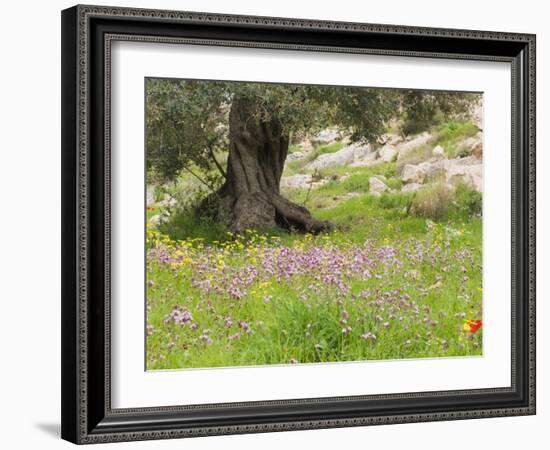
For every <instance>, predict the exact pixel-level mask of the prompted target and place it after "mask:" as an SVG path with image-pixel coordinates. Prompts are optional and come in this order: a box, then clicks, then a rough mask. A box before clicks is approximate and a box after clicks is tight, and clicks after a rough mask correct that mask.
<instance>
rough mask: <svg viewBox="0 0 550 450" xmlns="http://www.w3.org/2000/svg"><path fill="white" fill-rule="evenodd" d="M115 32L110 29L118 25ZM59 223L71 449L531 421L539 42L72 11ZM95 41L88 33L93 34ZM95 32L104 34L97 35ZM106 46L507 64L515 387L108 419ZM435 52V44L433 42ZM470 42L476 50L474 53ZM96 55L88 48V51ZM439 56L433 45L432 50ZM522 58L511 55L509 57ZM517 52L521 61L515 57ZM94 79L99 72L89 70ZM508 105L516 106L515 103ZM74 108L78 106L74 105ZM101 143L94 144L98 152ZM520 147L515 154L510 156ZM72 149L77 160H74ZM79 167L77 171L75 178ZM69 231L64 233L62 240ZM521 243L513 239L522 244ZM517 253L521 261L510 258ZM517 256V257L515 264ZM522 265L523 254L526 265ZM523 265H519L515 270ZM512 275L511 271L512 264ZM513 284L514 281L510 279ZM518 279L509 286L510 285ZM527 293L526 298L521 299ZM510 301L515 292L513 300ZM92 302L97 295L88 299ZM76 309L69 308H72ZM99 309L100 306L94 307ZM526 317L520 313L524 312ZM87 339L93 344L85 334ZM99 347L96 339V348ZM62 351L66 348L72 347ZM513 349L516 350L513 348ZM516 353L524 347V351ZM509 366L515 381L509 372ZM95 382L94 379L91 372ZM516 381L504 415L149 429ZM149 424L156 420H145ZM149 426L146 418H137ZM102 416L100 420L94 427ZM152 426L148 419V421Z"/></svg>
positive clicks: (494, 410) (119, 413) (326, 24)
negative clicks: (298, 36) (305, 38)
mask: <svg viewBox="0 0 550 450" xmlns="http://www.w3.org/2000/svg"><path fill="white" fill-rule="evenodd" d="M94 20H95V21H97V20H107V21H113V22H115V21H118V22H120V23H122V25H121V26H122V27H123V26H124V23H126V22H127V21H128V20H133V21H136V22H139V23H142V24H147V23H153V22H156V23H161V24H163V25H164V24H165V25H167V26H171V27H174V26H175V27H177V26H181V25H193V26H198V27H199V28H200V27H201V26H203V27H210V28H211V27H214V28H216V27H222V26H223V27H224V29H225V28H227V27H231V26H236V27H240V28H244V29H246V30H248V32H249V33H250V34H254V32H255V31H258V30H264V29H265V30H269V31H270V32H272V33H273V32H277V31H278V32H281V31H283V30H284V31H295V32H297V33H299V32H301V31H303V30H304V31H310V30H318V31H329V32H334V33H336V34H337V35H339V36H346V35H347V34H348V33H355V34H356V35H357V33H359V34H360V35H364V36H366V37H367V36H369V35H373V36H374V35H376V36H377V39H378V40H379V42H382V41H384V39H385V38H389V37H394V38H395V37H399V38H400V39H401V40H404V41H406V40H407V39H408V38H415V39H417V40H418V39H420V40H419V41H418V42H421V40H422V39H424V38H425V39H426V41H425V42H428V43H429V42H432V41H433V40H434V39H435V40H437V39H442V38H443V39H448V40H449V39H450V40H453V39H457V40H458V41H460V42H464V41H465V40H469V41H472V42H473V43H472V47H471V48H475V47H476V45H479V43H480V42H483V41H486V42H487V41H492V42H498V43H501V44H502V45H501V47H499V48H506V49H508V48H510V49H511V50H510V51H509V52H508V53H507V54H501V53H498V52H496V53H495V54H483V53H476V52H469V51H460V52H450V53H447V52H444V51H440V50H436V49H434V50H426V49H422V50H413V49H408V50H403V49H395V48H393V49H392V48H377V47H371V48H369V47H349V46H339V45H327V44H322V45H319V44H315V43H312V44H311V45H310V44H303V43H302V44H300V43H277V42H267V41H261V40H256V41H248V40H244V39H239V40H233V39H228V40H227V39H213V38H204V37H203V38H193V37H167V36H151V35H145V34H132V33H128V32H126V33H116V32H110V31H109V30H107V31H105V33H104V34H98V33H99V32H97V31H93V30H92V29H91V27H92V22H93V21H94ZM117 26H118V25H117ZM63 29H64V30H63V32H64V36H63V40H64V48H63V76H64V79H63V85H64V86H63V89H64V98H63V109H64V112H63V114H64V116H63V123H64V129H63V132H62V134H63V158H64V164H65V166H64V167H63V177H64V178H63V190H64V193H63V196H64V197H63V205H64V208H63V210H64V212H63V223H64V228H65V230H64V237H63V239H64V249H63V307H62V309H63V324H64V325H63V371H62V372H63V377H64V380H68V379H70V380H71V382H70V383H67V385H65V384H64V388H63V401H62V403H63V414H62V416H63V420H62V422H63V423H62V431H63V437H64V438H66V439H68V440H71V441H73V442H76V443H99V442H112V441H129V440H143V439H163V438H174V437H191V436H206V435H217V434H238V433H250V432H271V431H284V430H298V429H313V428H328V427H347V426H361V425H374V424H389V423H404V422H421V421H440V420H453V419H469V418H482V417H499V416H510V415H527V414H534V413H535V51H536V50H535V36H534V35H530V34H514V33H500V32H487V31H470V30H449V29H440V28H437V29H435V28H424V27H405V26H396V25H376V24H362V23H347V22H331V21H318V20H304V19H286V18H271V17H255V16H233V15H221V14H203V13H194V12H178V11H159V10H148V9H129V8H117V7H99V6H76V7H74V8H71V9H69V10H66V11H64V13H63ZM94 33H95V34H94ZM102 33H103V31H102ZM98 35H99V36H100V38H101V40H100V42H101V45H103V46H104V48H103V55H102V58H101V62H102V64H103V67H102V69H105V75H104V76H105V79H104V86H103V89H104V91H103V103H102V106H103V108H104V110H103V113H104V120H105V122H104V125H103V130H102V136H103V139H102V144H103V147H104V155H103V157H104V161H102V163H103V165H102V167H103V179H102V180H99V179H97V178H95V179H94V177H93V176H92V173H95V172H94V170H95V169H94V168H93V167H92V166H91V164H90V161H91V158H92V157H94V156H92V154H91V153H92V150H91V145H90V142H91V140H92V139H94V138H93V136H92V134H93V133H92V132H91V129H92V128H93V127H95V126H96V124H94V123H92V122H93V120H94V119H93V116H91V114H90V110H91V108H93V106H91V103H92V101H95V99H96V97H95V96H97V95H98V92H96V90H95V89H94V88H93V86H97V85H94V84H93V83H92V82H91V80H92V77H94V76H97V73H96V72H97V70H98V68H97V67H96V66H97V60H94V58H95V53H97V52H98V47H97V43H96V44H93V38H94V37H95V38H96V39H97V36H98ZM114 40H132V41H146V42H158V43H167V42H169V43H182V42H184V43H188V44H189V43H191V44H197V45H225V46H246V47H256V48H258V47H259V48H266V49H270V48H277V49H293V50H304V51H331V52H349V53H368V54H384V55H399V56H417V57H432V58H433V57H436V58H453V59H483V60H493V61H508V62H510V63H511V64H512V74H513V80H512V86H513V93H512V98H513V102H512V103H513V117H514V119H513V120H512V125H513V127H512V134H513V138H512V141H513V142H512V145H513V152H512V153H513V157H514V161H513V171H515V172H517V177H513V182H514V183H516V184H514V185H513V186H512V191H513V194H514V195H515V196H516V197H517V199H516V200H517V201H516V202H515V203H514V202H513V205H514V206H513V208H517V209H516V210H515V212H514V211H513V212H512V214H513V223H512V227H513V233H512V234H513V248H514V252H515V253H516V254H515V257H513V271H517V276H514V277H513V286H512V292H513V298H515V297H516V293H519V294H521V293H522V292H524V293H525V292H526V293H527V296H525V298H518V301H519V302H521V305H516V306H518V308H520V309H518V311H520V312H521V311H523V312H522V314H523V322H524V323H523V322H522V323H523V325H522V326H521V327H520V328H521V330H516V328H515V327H516V325H517V321H518V320H521V319H522V318H521V317H517V315H516V309H515V308H513V314H512V315H513V327H514V333H513V334H514V345H513V346H512V348H513V355H512V361H513V373H512V375H513V376H512V378H513V383H512V386H511V387H510V388H500V389H485V390H475V391H451V392H432V393H419V394H396V395H387V396H384V395H377V396H362V397H353V398H351V397H335V398H329V399H326V398H323V399H311V400H307V401H304V400H288V401H276V402H251V403H247V404H226V405H222V404H219V405H208V406H207V405H202V406H201V405H196V406H194V407H171V408H140V409H125V410H113V409H111V403H110V345H109V340H110V286H109V284H110V279H109V277H110V270H109V261H110V256H109V249H110V194H109V191H110V169H109V167H110V165H109V164H110V115H109V111H110V55H111V54H110V48H111V43H112V41H114ZM433 42H435V41H433ZM474 44H475V45H474ZM93 45H96V47H93ZM434 48H435V46H434ZM515 48H517V49H519V50H518V51H517V52H515V53H514V49H515ZM516 53H517V54H516ZM94 71H96V72H94ZM516 98H517V99H518V101H516ZM75 105H76V107H75ZM98 141H99V139H96V141H95V143H96V144H97V142H98ZM514 147H516V148H514ZM75 149H76V151H75ZM75 168H76V170H75ZM522 177H523V185H524V186H526V189H525V190H522V191H520V192H518V191H517V189H518V185H519V186H520V187H521V186H522V185H521V184H519V183H517V181H521V178H522ZM97 183H102V184H103V188H102V189H101V192H102V193H103V194H102V195H103V198H102V199H101V201H100V204H101V208H102V209H103V211H104V213H105V214H104V216H103V217H97V215H98V214H97V212H98V210H97V209H94V207H93V206H92V203H93V204H94V205H95V203H94V202H96V201H97V193H96V192H95V191H94V189H97V188H96V187H95V186H96V185H97ZM97 221H102V222H103V231H104V233H103V241H102V242H100V244H102V245H103V250H102V252H100V256H101V255H102V256H103V266H102V267H101V269H104V283H103V286H104V290H103V292H102V293H101V295H102V296H103V298H104V302H105V303H104V305H100V306H101V307H102V308H103V324H102V325H99V326H98V324H97V322H95V321H93V320H90V317H91V314H92V313H93V311H92V303H91V302H92V300H93V298H92V296H91V290H93V289H95V288H94V287H93V286H92V284H91V283H92V280H93V276H96V275H97V273H95V272H94V275H93V276H92V275H91V270H96V269H92V267H95V264H96V263H97V257H96V256H92V257H91V256H90V255H91V254H92V253H93V252H94V251H95V250H94V249H95V247H93V244H94V243H95V244H96V245H97V242H95V241H94V242H92V241H91V237H90V233H91V232H92V229H93V230H97V229H98V228H97V227H98V225H97ZM65 231H67V233H65ZM518 236H519V238H518ZM516 249H517V251H516ZM517 252H519V253H520V254H519V255H518V254H517ZM522 255H525V258H524V259H525V261H523V260H522V259H521V258H522ZM518 258H519V260H518ZM518 262H519V263H520V267H516V264H517V263H518ZM518 277H519V278H518ZM517 281H519V283H518V285H517V286H516V284H515V283H516V282H517ZM522 288H523V291H522ZM516 291H517V292H516ZM96 294H97V293H96ZM75 305H76V306H75ZM96 307H97V305H96ZM522 308H523V309H522ZM96 329H97V333H99V332H102V333H103V338H102V342H103V345H104V367H103V371H102V372H103V374H104V378H105V380H104V381H105V383H104V384H103V398H102V402H103V403H102V404H103V407H100V406H99V405H94V406H92V402H91V401H90V394H91V392H92V391H93V392H94V393H95V392H96V386H95V385H94V386H93V387H92V384H91V380H90V367H91V365H92V364H95V363H96V362H97V361H95V360H94V361H92V360H91V359H90V354H89V351H90V348H91V347H92V346H94V345H96V346H97V344H98V342H100V341H101V339H100V338H98V336H97V333H96V331H95V330H96ZM516 331H517V332H518V333H520V334H518V336H520V335H521V336H523V338H522V339H525V342H524V350H525V351H523V350H522V352H521V354H520V355H519V360H516V353H517V352H516V345H519V344H518V342H516ZM92 334H94V337H93V342H92V341H91V338H90V336H91V335H92ZM98 339H99V340H98ZM69 341H71V342H70V343H69ZM518 348H519V347H518ZM522 348H523V347H522ZM516 363H517V364H519V366H518V367H520V369H521V371H520V373H516ZM94 375H95V376H97V374H94ZM517 382H519V383H521V384H522V386H523V388H524V389H523V392H522V396H524V394H525V393H526V395H527V397H526V398H522V399H521V401H519V400H518V401H517V402H516V404H514V405H512V403H510V406H506V407H488V408H483V407H471V408H470V407H468V408H465V409H454V410H448V411H445V410H444V411H439V410H438V411H431V412H430V411H426V412H415V413H403V414H399V413H392V414H380V415H377V414H376V413H373V414H369V415H363V416H357V417H353V416H347V415H345V414H344V415H342V417H331V418H319V419H306V420H300V419H299V418H297V419H295V420H282V421H272V422H266V423H243V424H220V425H212V426H200V425H192V424H191V425H189V426H181V425H179V426H173V427H171V426H168V425H165V426H157V427H155V425H154V424H155V423H156V424H157V425H158V424H159V423H160V421H161V420H162V419H161V418H159V417H161V416H162V417H165V418H166V417H168V416H167V415H168V414H176V413H179V414H181V413H182V412H185V411H187V410H189V409H190V408H194V409H201V410H203V411H208V410H209V409H213V408H224V407H242V406H245V405H246V406H258V407H270V406H282V407H284V406H291V405H293V404H294V405H296V404H300V405H305V404H314V403H318V404H319V403H320V404H325V403H328V402H340V401H350V400H357V399H361V400H363V401H369V400H384V399H388V400H389V399H400V400H404V401H406V400H410V401H411V402H414V399H419V398H424V397H425V396H427V395H430V396H433V397H438V396H439V397H444V396H456V397H464V396H468V395H469V396H473V395H477V394H481V393H482V394H484V395H485V394H486V395H489V396H490V395H491V394H506V393H511V392H516V391H517V388H518V385H517ZM153 416H154V420H153V418H152V417H153ZM129 417H130V418H135V423H131V424H130V425H129V426H127V425H125V426H121V425H120V421H121V420H122V418H124V419H125V421H126V422H128V418H129ZM143 417H146V419H143ZM98 418H102V419H101V420H99V421H98ZM147 418H148V419H147Z"/></svg>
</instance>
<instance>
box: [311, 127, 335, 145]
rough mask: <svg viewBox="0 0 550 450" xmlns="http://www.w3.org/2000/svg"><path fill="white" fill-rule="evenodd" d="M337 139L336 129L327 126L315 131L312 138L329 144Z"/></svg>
mask: <svg viewBox="0 0 550 450" xmlns="http://www.w3.org/2000/svg"><path fill="white" fill-rule="evenodd" d="M337 139H338V131H336V130H332V129H330V128H327V129H326V130H321V131H319V133H317V134H316V135H315V136H314V138H313V140H314V141H315V142H318V143H320V144H330V143H332V142H334V141H336V140H337Z"/></svg>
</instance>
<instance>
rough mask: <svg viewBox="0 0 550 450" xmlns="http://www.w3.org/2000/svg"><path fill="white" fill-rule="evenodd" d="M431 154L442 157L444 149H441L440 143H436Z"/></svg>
mask: <svg viewBox="0 0 550 450" xmlns="http://www.w3.org/2000/svg"><path fill="white" fill-rule="evenodd" d="M432 156H434V157H435V158H444V157H445V150H444V149H443V147H441V145H438V146H436V147H434V149H433V150H432Z"/></svg>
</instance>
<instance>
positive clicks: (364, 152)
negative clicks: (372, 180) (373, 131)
mask: <svg viewBox="0 0 550 450" xmlns="http://www.w3.org/2000/svg"><path fill="white" fill-rule="evenodd" d="M349 147H353V162H354V163H355V162H357V161H361V160H363V159H364V158H367V157H368V156H369V155H375V156H376V152H373V151H372V147H371V146H370V144H351V145H349Z"/></svg>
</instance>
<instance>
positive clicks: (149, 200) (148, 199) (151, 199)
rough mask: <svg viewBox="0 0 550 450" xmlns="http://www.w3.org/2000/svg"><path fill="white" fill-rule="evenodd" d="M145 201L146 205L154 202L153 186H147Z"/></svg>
mask: <svg viewBox="0 0 550 450" xmlns="http://www.w3.org/2000/svg"><path fill="white" fill-rule="evenodd" d="M146 202H147V206H151V205H152V204H153V203H155V186H147V193H146Z"/></svg>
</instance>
